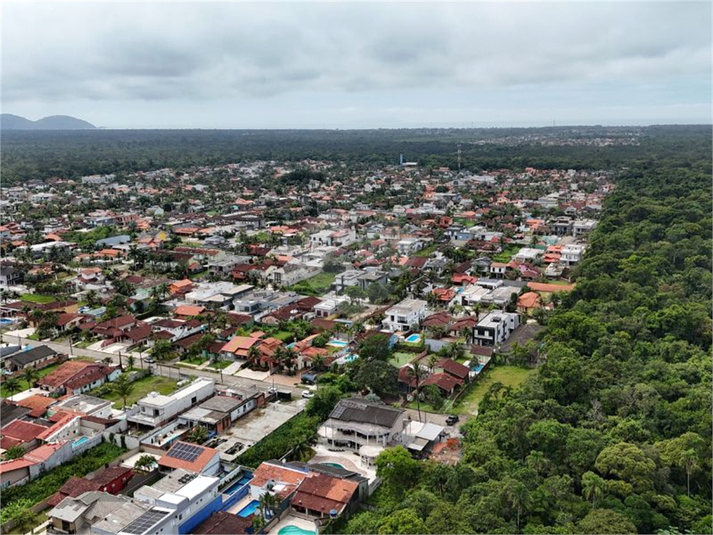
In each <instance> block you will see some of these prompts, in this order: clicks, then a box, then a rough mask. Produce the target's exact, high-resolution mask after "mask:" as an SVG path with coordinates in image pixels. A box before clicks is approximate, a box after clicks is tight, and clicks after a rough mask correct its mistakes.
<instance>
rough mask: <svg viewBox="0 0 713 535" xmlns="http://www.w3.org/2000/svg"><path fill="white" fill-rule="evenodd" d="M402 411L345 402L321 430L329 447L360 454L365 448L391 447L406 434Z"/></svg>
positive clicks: (322, 439)
mask: <svg viewBox="0 0 713 535" xmlns="http://www.w3.org/2000/svg"><path fill="white" fill-rule="evenodd" d="M403 414H404V411H403V410H402V409H397V408H394V407H391V406H388V405H384V404H381V403H375V402H372V401H367V400H365V399H362V398H350V399H342V400H340V401H339V403H337V406H336V407H335V408H334V410H332V412H331V413H330V415H329V418H328V419H327V421H326V422H324V424H322V426H321V427H320V428H319V431H318V435H319V440H320V442H322V443H324V444H326V445H327V447H334V448H340V449H342V448H343V449H348V450H352V451H354V452H359V450H360V448H361V447H363V446H379V447H382V448H383V447H385V446H386V445H388V444H389V443H390V442H391V441H392V440H393V439H394V438H395V437H396V436H397V435H398V434H399V433H401V431H402V430H403V425H404V423H403Z"/></svg>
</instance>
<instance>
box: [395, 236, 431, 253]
mask: <svg viewBox="0 0 713 535" xmlns="http://www.w3.org/2000/svg"><path fill="white" fill-rule="evenodd" d="M425 246H426V243H425V242H424V241H423V240H421V239H419V238H404V239H403V240H399V241H398V243H397V244H396V249H397V250H398V251H399V253H400V254H402V255H410V254H413V253H416V252H418V251H420V250H421V249H423V248H424V247H425Z"/></svg>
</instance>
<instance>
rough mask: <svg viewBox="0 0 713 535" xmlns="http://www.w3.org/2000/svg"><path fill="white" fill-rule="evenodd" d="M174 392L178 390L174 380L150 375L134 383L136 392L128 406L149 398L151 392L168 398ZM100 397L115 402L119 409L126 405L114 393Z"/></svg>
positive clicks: (130, 396) (127, 399)
mask: <svg viewBox="0 0 713 535" xmlns="http://www.w3.org/2000/svg"><path fill="white" fill-rule="evenodd" d="M100 388H101V387H100ZM174 390H176V381H174V380H173V379H169V378H168V377H161V376H159V375H150V376H148V377H144V378H142V379H139V380H138V381H134V391H133V392H131V394H130V395H129V396H128V397H127V398H126V406H127V407H130V406H131V405H133V404H134V403H136V402H137V401H138V400H139V399H141V398H143V397H145V396H147V395H148V393H149V392H158V393H159V394H163V395H164V396H167V395H168V394H170V393H172V392H173V391H174ZM99 397H102V398H104V399H108V400H109V401H113V402H114V407H115V408H117V409H120V408H121V407H122V405H123V403H124V401H123V400H122V399H121V397H119V396H118V395H117V394H116V392H113V391H112V392H109V393H108V394H104V395H102V396H99Z"/></svg>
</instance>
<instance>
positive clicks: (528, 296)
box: [517, 292, 542, 314]
mask: <svg viewBox="0 0 713 535" xmlns="http://www.w3.org/2000/svg"><path fill="white" fill-rule="evenodd" d="M540 307H542V299H541V298H540V295H539V294H538V293H537V292H526V293H524V294H522V295H520V296H519V297H518V298H517V311H518V312H520V313H521V314H532V313H533V312H534V311H535V310H537V309H538V308H540Z"/></svg>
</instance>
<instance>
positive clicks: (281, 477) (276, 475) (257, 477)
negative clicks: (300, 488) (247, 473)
mask: <svg viewBox="0 0 713 535" xmlns="http://www.w3.org/2000/svg"><path fill="white" fill-rule="evenodd" d="M306 477H307V473H305V472H302V471H299V470H295V469H294V468H287V467H285V466H278V465H275V464H272V463H262V464H260V466H258V467H257V470H255V472H253V478H252V480H251V481H250V485H253V486H255V487H264V486H265V485H266V484H267V482H268V481H270V480H273V481H278V482H280V483H286V484H289V485H295V486H297V485H299V484H300V483H302V481H304V479H305V478H306Z"/></svg>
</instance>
